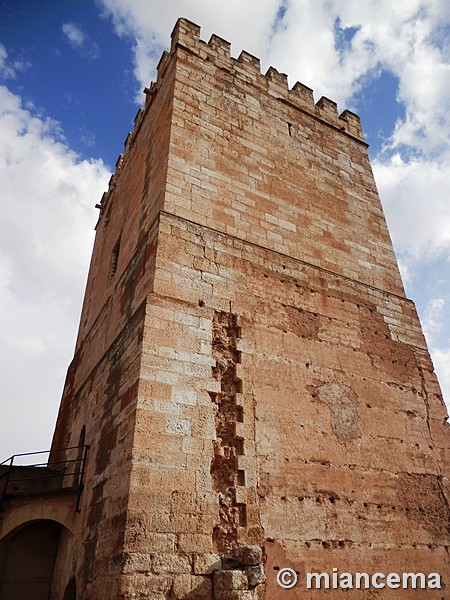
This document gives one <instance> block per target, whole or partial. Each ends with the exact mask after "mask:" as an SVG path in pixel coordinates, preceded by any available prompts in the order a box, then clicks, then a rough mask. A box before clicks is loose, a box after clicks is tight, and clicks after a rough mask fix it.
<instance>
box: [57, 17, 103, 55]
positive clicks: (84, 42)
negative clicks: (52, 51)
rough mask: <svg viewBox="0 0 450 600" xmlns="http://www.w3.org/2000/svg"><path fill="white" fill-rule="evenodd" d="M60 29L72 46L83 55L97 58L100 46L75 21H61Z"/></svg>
mask: <svg viewBox="0 0 450 600" xmlns="http://www.w3.org/2000/svg"><path fill="white" fill-rule="evenodd" d="M61 29H62V32H63V33H64V35H65V36H66V38H67V41H68V42H69V44H70V45H71V46H72V48H74V49H75V50H78V51H79V52H80V54H81V55H82V56H83V57H87V58H92V59H95V58H98V56H99V55H100V46H99V45H98V44H97V43H96V42H94V41H93V40H92V39H91V37H90V36H89V35H88V34H87V33H85V32H84V31H83V30H82V29H81V27H80V26H79V25H77V24H76V23H63V25H62V28H61Z"/></svg>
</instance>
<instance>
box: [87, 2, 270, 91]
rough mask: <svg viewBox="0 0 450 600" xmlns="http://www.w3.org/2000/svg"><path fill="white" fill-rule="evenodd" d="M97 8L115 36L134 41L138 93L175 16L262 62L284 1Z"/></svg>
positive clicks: (118, 4) (206, 36)
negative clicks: (114, 31)
mask: <svg viewBox="0 0 450 600" xmlns="http://www.w3.org/2000/svg"><path fill="white" fill-rule="evenodd" d="M99 4H101V5H102V6H103V9H104V14H105V15H106V16H108V17H110V18H111V19H112V21H113V23H114V27H115V29H116V31H117V33H118V34H119V35H120V36H129V37H131V38H132V39H134V40H135V75H136V78H137V80H138V81H139V87H140V90H142V89H143V87H145V86H148V84H149V81H150V78H151V77H153V76H154V74H155V66H156V64H157V62H158V60H159V57H160V55H161V52H162V50H164V49H166V48H167V47H168V45H169V43H170V38H169V36H170V33H171V31H172V29H173V27H174V25H175V22H176V21H177V19H178V18H179V17H185V18H187V19H190V20H191V21H194V22H195V23H198V24H199V25H201V29H202V37H203V38H204V39H209V37H210V36H211V35H212V34H213V33H215V34H217V35H219V36H220V37H222V38H225V39H227V40H228V41H230V42H231V43H232V52H233V53H234V54H235V55H238V54H239V53H240V52H241V50H246V51H248V52H251V53H253V54H256V55H257V56H259V57H260V58H261V59H264V58H265V56H266V54H267V49H268V46H269V40H270V38H271V35H272V28H273V25H274V23H275V19H276V15H277V11H278V9H279V7H280V5H281V4H282V3H281V2H280V1H279V0H259V1H258V2H256V1H248V2H241V0H229V1H228V2H215V3H214V4H212V3H209V2H205V0H174V1H171V2H166V1H165V0H151V1H150V2H149V1H148V0H133V2H130V1H129V0H99ZM140 96H142V94H141V95H140ZM140 100H141V97H140Z"/></svg>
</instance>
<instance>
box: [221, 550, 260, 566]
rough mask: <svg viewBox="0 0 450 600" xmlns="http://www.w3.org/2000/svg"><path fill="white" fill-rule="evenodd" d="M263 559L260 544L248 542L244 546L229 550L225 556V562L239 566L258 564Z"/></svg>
mask: <svg viewBox="0 0 450 600" xmlns="http://www.w3.org/2000/svg"><path fill="white" fill-rule="evenodd" d="M262 561H263V554H262V549H261V546H256V545H255V544H253V545H252V544H248V545H246V546H238V547H237V548H234V549H233V550H232V551H231V552H229V553H228V554H227V555H226V557H225V562H226V563H227V564H230V565H236V566H241V567H246V566H252V565H258V564H260V563H262Z"/></svg>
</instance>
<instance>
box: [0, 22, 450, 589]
mask: <svg viewBox="0 0 450 600" xmlns="http://www.w3.org/2000/svg"><path fill="white" fill-rule="evenodd" d="M258 68H259V67H258V61H257V59H254V58H253V57H251V56H250V55H248V54H246V53H243V54H242V55H241V56H240V57H239V58H238V59H234V58H232V57H231V56H230V54H229V44H228V43H227V42H225V41H224V40H220V38H217V37H214V38H213V39H212V40H211V42H210V43H206V42H204V41H202V40H201V39H200V37H199V28H198V27H197V26H196V25H194V24H192V23H190V22H189V21H186V20H181V21H180V22H179V23H178V25H177V27H176V29H175V30H174V33H173V43H172V48H171V51H170V53H166V54H164V56H163V58H162V60H161V62H160V65H159V67H158V79H157V81H156V82H155V84H153V85H152V86H151V88H150V89H149V90H147V101H146V106H145V109H144V110H143V111H142V112H141V113H139V115H138V117H137V120H136V125H135V130H134V131H133V133H132V134H131V135H130V136H129V137H128V138H127V142H126V148H125V152H124V155H123V158H122V159H121V161H120V163H119V164H120V166H119V167H118V170H117V172H116V173H115V175H114V177H113V179H112V181H111V183H110V187H109V190H108V192H107V194H106V195H105V197H104V198H103V201H102V210H101V213H100V218H99V222H98V224H97V231H96V242H95V247H94V251H93V256H92V263H91V270H90V274H89V278H88V283H87V288H86V296H85V300H84V306H83V311H82V316H81V322H80V330H79V336H78V341H77V346H76V353H75V357H74V360H73V362H72V364H71V366H70V368H69V371H68V375H67V381H66V385H65V389H64V394H63V399H62V403H61V409H60V413H59V417H58V422H57V427H56V431H55V436H54V441H53V448H54V451H55V452H56V450H57V449H58V448H65V447H69V446H77V445H78V444H79V443H80V440H81V439H82V438H83V435H85V438H83V439H85V443H87V444H89V445H90V447H91V449H90V455H89V460H88V463H87V470H86V474H85V486H84V490H83V494H82V496H81V506H80V508H81V510H80V513H79V514H78V513H77V514H74V516H73V517H72V518H69V517H68V515H67V511H68V510H71V509H72V508H73V503H72V502H68V500H67V499H65V500H61V503H62V505H64V508H65V509H64V510H62V509H61V510H58V509H57V506H56V501H55V500H54V499H53V500H52V501H51V502H50V501H49V500H48V499H47V500H45V502H44V500H43V501H42V502H40V503H39V502H35V503H34V504H27V502H25V501H24V500H23V499H22V500H20V499H17V500H16V501H15V502H16V504H14V502H13V500H12V499H8V504H7V505H6V509H7V510H6V512H5V514H4V518H3V519H2V521H0V540H1V538H2V536H4V535H7V534H8V535H9V534H11V533H12V532H14V531H15V529H16V528H20V527H21V526H22V525H23V524H24V522H26V521H27V520H32V519H52V518H53V519H56V520H58V521H59V522H61V523H62V524H63V525H64V526H65V527H66V528H67V532H68V533H67V535H66V538H65V539H64V542H63V543H61V544H60V550H59V554H58V557H57V563H56V567H55V571H54V572H55V581H54V585H53V589H52V593H53V594H54V595H55V594H56V596H57V597H64V590H65V586H66V585H67V582H68V581H70V580H71V579H72V578H73V577H75V579H76V588H77V597H78V596H79V597H80V598H89V599H90V600H110V599H111V598H121V599H122V600H127V599H132V598H153V599H156V598H157V599H158V600H159V599H162V598H168V597H170V598H172V599H173V600H176V599H178V598H179V599H180V600H181V598H183V599H184V600H189V599H192V600H195V599H196V598H211V600H213V598H215V600H244V599H245V600H249V599H254V598H258V599H259V600H261V599H262V598H266V599H269V598H270V599H272V598H275V599H277V598H281V595H280V594H281V592H280V588H279V587H278V586H277V583H276V574H277V573H278V572H279V571H280V569H281V568H283V567H290V568H292V569H294V570H297V571H298V572H299V573H300V574H303V575H304V574H305V573H306V572H309V571H311V570H315V571H317V570H319V571H321V572H329V573H331V572H332V569H333V568H339V569H342V570H346V571H349V572H353V573H354V572H368V573H374V572H379V571H380V570H384V571H385V572H386V574H387V573H390V572H399V571H406V572H424V571H426V572H439V573H440V574H441V575H442V579H443V582H444V584H445V585H446V587H447V588H448V587H449V586H450V570H449V564H448V547H449V545H450V533H449V519H450V509H449V494H450V492H449V490H450V483H449V457H450V436H449V427H448V425H447V424H445V423H444V421H445V417H446V411H445V407H444V405H443V403H442V398H441V395H440V390H439V385H438V383H437V380H436V377H435V374H434V372H433V366H432V363H431V360H430V358H429V354H428V351H427V347H426V343H425V340H424V338H423V334H422V331H421V328H420V323H419V320H418V317H417V314H416V310H415V308H414V305H413V303H412V302H411V301H410V300H408V299H407V298H406V297H405V294H404V290H403V286H402V282H401V279H400V275H399V272H398V268H397V264H396V260H395V256H394V252H393V249H392V245H391V242H390V239H389V234H388V231H387V227H386V223H385V220H384V216H383V211H382V208H381V204H380V200H379V198H378V194H377V191H376V186H375V182H374V180H373V175H372V172H371V168H370V163H369V158H368V153H367V147H366V144H365V143H364V140H363V136H362V130H361V126H360V123H359V120H358V118H357V117H356V115H352V113H350V112H348V111H346V112H345V113H343V114H342V115H341V116H338V115H337V113H336V107H335V105H334V103H333V102H331V101H329V100H326V99H323V100H322V101H320V102H318V103H317V104H316V105H315V104H314V103H313V99H312V92H311V90H308V88H306V87H305V86H302V85H301V84H296V85H295V86H294V88H293V89H292V90H289V89H288V87H287V81H286V77H285V76H284V75H283V74H280V73H278V72H277V71H276V70H275V69H270V70H269V71H268V73H267V75H262V74H261V73H259V71H258ZM83 432H84V433H83ZM261 548H264V552H263V553H262V552H261ZM230 554H232V555H234V558H233V561H234V563H233V567H234V568H233V569H231V570H226V568H225V567H226V566H227V556H229V555H230ZM266 557H267V564H264V565H263V562H264V560H265V558H266ZM228 564H229V566H232V565H231V564H230V563H228ZM262 566H264V572H265V574H266V577H267V581H266V582H264V572H263V570H262ZM221 569H222V570H221ZM213 580H214V587H213V588H212V587H211V585H212V583H211V582H212V581H213ZM249 586H250V587H252V586H254V589H250V590H249V589H248V587H249ZM372 591H373V590H372ZM335 592H336V591H335V590H329V591H326V592H325V591H323V594H322V592H321V593H320V594H321V597H323V598H328V597H329V598H333V597H335V596H336V593H335ZM282 593H283V595H286V597H288V595H289V597H290V598H301V597H303V593H304V585H303V586H299V587H297V588H295V589H293V590H291V591H286V593H285V592H282ZM339 593H340V592H339ZM364 593H365V592H364ZM364 593H363V592H359V591H357V590H349V591H348V592H347V595H348V596H349V598H355V600H357V599H358V598H362V597H363V594H364ZM369 593H371V592H368V594H369ZM419 593H420V594H422V596H420V595H419ZM311 594H312V592H311ZM333 594H334V595H333ZM394 594H395V598H396V599H398V600H410V599H411V590H401V589H398V590H395V593H393V595H394ZM425 594H426V598H427V600H442V598H443V597H444V596H445V590H444V588H443V589H442V590H434V589H429V590H426V591H422V592H418V595H417V597H418V598H419V597H424V598H425ZM311 597H312V596H311ZM364 597H365V596H364ZM380 597H381V596H380Z"/></svg>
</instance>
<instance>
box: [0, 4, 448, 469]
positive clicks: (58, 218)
mask: <svg viewBox="0 0 450 600" xmlns="http://www.w3.org/2000/svg"><path fill="white" fill-rule="evenodd" d="M180 16H184V17H187V18H190V19H191V20H193V21H195V22H196V23H198V24H199V25H200V26H201V27H202V37H203V38H204V39H206V40H207V39H209V37H210V35H211V34H212V33H216V34H217V35H219V36H221V37H223V38H225V39H228V40H229V41H230V42H231V43H232V53H233V55H235V56H237V55H238V54H239V53H240V51H241V50H242V49H245V50H247V51H248V52H251V53H252V54H254V55H256V56H259V57H260V58H261V63H262V68H263V71H265V70H266V69H267V68H268V67H269V66H270V65H273V66H274V67H276V68H277V69H278V70H280V71H283V72H285V73H287V74H288V77H289V82H290V84H291V85H293V84H294V83H295V82H296V81H297V80H298V81H301V82H302V83H304V84H306V85H308V86H309V87H311V88H313V89H314V94H315V98H316V100H318V99H319V98H320V96H322V95H325V96H327V97H329V98H331V99H333V100H335V101H336V102H338V105H339V109H340V110H341V111H342V110H344V109H345V108H350V109H351V110H354V111H355V112H357V113H358V114H359V115H360V116H361V119H362V122H363V127H364V131H365V134H366V139H367V141H368V142H369V144H370V155H371V159H372V164H373V169H374V174H375V177H376V181H377V184H378V188H379V191H380V196H381V199H382V202H383V206H384V209H385V212H386V216H387V220H388V225H389V228H390V231H391V235H392V238H393V241H394V246H395V249H396V252H397V256H398V259H399V262H400V266H401V270H402V274H403V278H404V282H405V286H406V290H407V295H408V296H409V297H411V298H412V299H414V301H415V302H416V304H417V307H418V310H419V313H420V315H421V318H422V323H423V326H424V330H425V332H426V335H427V339H428V343H429V346H430V348H431V352H432V357H433V360H434V363H435V367H436V370H437V372H438V375H439V379H440V382H441V386H442V388H443V390H444V393H445V395H446V397H447V399H450V315H449V305H450V281H449V277H448V266H449V257H450V203H449V190H450V35H449V33H450V3H449V2H448V1H447V0H397V1H396V2H395V3H393V2H392V0H284V1H280V0H258V1H256V0H248V1H247V2H242V1H241V0H239V1H238V0H228V1H227V2H226V3H225V2H220V1H218V2H215V3H211V2H208V1H206V0H183V1H181V0H171V2H166V1H165V0H97V1H95V0H79V1H76V0H64V1H62V2H61V0H39V1H37V0H0V138H1V140H2V144H1V145H0V190H1V192H0V202H1V210H2V216H3V218H2V220H1V221H0V328H1V331H2V335H1V337H0V372H1V380H0V390H1V397H2V400H3V403H2V421H1V424H0V460H1V459H2V458H6V457H7V456H9V455H10V454H12V453H15V452H21V451H23V452H26V451H31V450H39V449H44V448H46V447H48V446H49V444H50V440H51V435H52V432H53V426H54V422H55V418H56V413H57V409H58V406H59V400H60V396H61V391H62V388H63V383H64V377H65V372H66V369H67V366H68V364H69V362H70V360H71V357H72V354H73V347H74V342H75V337H76V329H77V326H78V319H79V312H80V307H81V301H82V295H83V291H84V284H85V278H86V273H87V268H88V264H89V256H90V251H91V248H92V242H93V228H94V226H95V222H96V219H97V211H96V210H95V208H94V205H95V203H96V202H98V201H99V200H100V198H101V196H102V193H103V191H104V190H105V189H106V188H107V182H108V180H109V177H110V174H111V171H112V170H113V168H114V164H115V162H116V159H117V156H118V155H119V153H120V152H121V151H122V149H123V142H124V140H125V138H126V136H127V133H128V131H130V130H131V129H132V127H133V119H134V116H135V114H136V112H137V110H138V108H139V106H140V105H141V104H142V102H143V94H142V90H143V88H144V87H145V86H147V85H148V84H149V83H150V81H151V79H153V77H154V74H155V66H156V64H157V62H158V60H159V57H160V55H161V52H162V51H163V50H164V49H167V48H168V46H169V37H170V32H171V30H172V28H173V26H174V24H175V21H176V19H177V18H178V17H180Z"/></svg>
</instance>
